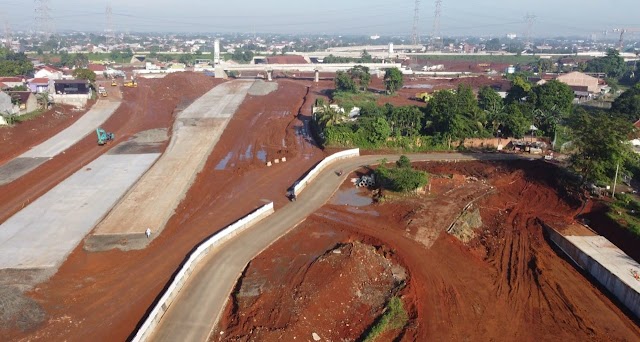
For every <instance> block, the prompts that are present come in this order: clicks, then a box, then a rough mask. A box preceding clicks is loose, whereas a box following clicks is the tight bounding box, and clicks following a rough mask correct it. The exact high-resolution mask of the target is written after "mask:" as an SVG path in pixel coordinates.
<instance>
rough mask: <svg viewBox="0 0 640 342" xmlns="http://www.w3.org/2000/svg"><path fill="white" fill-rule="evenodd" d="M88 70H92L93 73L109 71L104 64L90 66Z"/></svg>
mask: <svg viewBox="0 0 640 342" xmlns="http://www.w3.org/2000/svg"><path fill="white" fill-rule="evenodd" d="M87 69H89V70H91V71H93V72H102V71H105V70H107V67H105V66H104V65H102V64H89V65H88V66H87Z"/></svg>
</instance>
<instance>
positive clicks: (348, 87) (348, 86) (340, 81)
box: [334, 71, 358, 93]
mask: <svg viewBox="0 0 640 342" xmlns="http://www.w3.org/2000/svg"><path fill="white" fill-rule="evenodd" d="M334 81H335V85H336V90H337V91H345V92H349V93H355V92H357V91H358V87H357V85H356V82H355V81H354V80H353V78H351V76H349V74H348V73H346V72H344V71H338V72H337V73H336V78H335V80H334Z"/></svg>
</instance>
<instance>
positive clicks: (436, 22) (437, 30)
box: [431, 0, 442, 50]
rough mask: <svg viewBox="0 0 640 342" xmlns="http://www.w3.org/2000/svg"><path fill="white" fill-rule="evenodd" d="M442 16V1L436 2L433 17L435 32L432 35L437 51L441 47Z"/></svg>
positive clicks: (437, 0)
mask: <svg viewBox="0 0 640 342" xmlns="http://www.w3.org/2000/svg"><path fill="white" fill-rule="evenodd" d="M441 14H442V0H436V10H435V12H434V15H433V32H432V33H431V40H432V44H433V47H434V49H435V50H437V49H438V48H439V47H440V45H441V44H440V41H441V40H442V39H441V37H440V16H441Z"/></svg>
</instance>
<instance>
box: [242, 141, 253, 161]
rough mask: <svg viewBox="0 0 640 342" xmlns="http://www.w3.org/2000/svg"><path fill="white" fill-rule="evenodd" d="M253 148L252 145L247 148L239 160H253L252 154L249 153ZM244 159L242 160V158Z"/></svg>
mask: <svg viewBox="0 0 640 342" xmlns="http://www.w3.org/2000/svg"><path fill="white" fill-rule="evenodd" d="M252 147H253V145H249V147H247V150H246V151H244V155H243V156H241V158H240V159H246V160H251V158H253V153H251V148H252ZM243 157H244V158H243Z"/></svg>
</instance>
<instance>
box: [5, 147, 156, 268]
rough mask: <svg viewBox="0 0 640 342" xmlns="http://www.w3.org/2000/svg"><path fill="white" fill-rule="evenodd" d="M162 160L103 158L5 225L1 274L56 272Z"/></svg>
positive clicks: (126, 156) (131, 156)
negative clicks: (129, 191) (20, 271)
mask: <svg viewBox="0 0 640 342" xmlns="http://www.w3.org/2000/svg"><path fill="white" fill-rule="evenodd" d="M123 144H132V142H127V143H123ZM159 156H160V153H157V152H155V153H144V154H105V155H102V156H101V157H99V158H98V159H96V160H94V161H93V162H91V163H89V164H88V165H86V166H85V167H84V168H82V169H80V170H79V171H77V172H76V173H74V174H73V175H71V176H70V177H69V178H67V179H66V180H64V181H63V182H61V183H60V184H58V185H57V186H56V187H54V188H53V189H51V190H50V191H49V192H47V193H46V194H44V195H42V196H41V197H39V198H38V199H37V200H35V201H34V202H32V203H31V204H29V205H28V206H27V207H25V208H24V209H22V210H21V211H19V212H18V213H16V214H15V215H13V216H12V217H10V218H9V219H8V220H7V221H5V222H4V223H2V225H0V269H51V268H57V267H58V266H59V265H60V264H61V263H62V262H63V261H64V259H65V258H66V257H67V255H68V254H69V253H71V251H72V250H73V249H74V248H75V247H76V246H77V245H78V243H79V242H80V241H81V240H82V239H83V238H84V237H85V235H86V234H87V233H88V232H89V231H91V229H92V228H93V227H94V226H95V225H96V224H97V223H98V222H99V221H100V220H101V219H102V218H103V217H104V216H105V215H106V214H107V213H108V212H109V210H111V208H112V207H113V206H114V205H115V204H116V203H117V202H118V200H119V199H120V198H121V197H122V196H123V195H124V194H125V193H126V192H127V190H128V189H129V188H130V187H131V186H132V185H133V184H134V183H135V182H136V181H137V180H138V179H139V178H140V177H141V176H142V174H143V173H144V172H145V171H147V169H148V168H149V167H150V166H151V165H152V164H153V163H154V162H155V161H156V159H158V157H159ZM143 232H144V230H142V231H141V232H140V234H142V233H143Z"/></svg>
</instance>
